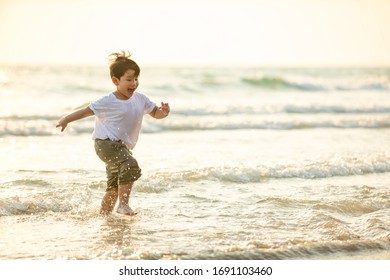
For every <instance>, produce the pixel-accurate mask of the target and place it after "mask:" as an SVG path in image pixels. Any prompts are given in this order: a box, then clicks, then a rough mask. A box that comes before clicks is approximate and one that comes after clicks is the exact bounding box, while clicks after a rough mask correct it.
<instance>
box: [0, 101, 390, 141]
mask: <svg viewBox="0 0 390 280" xmlns="http://www.w3.org/2000/svg"><path fill="white" fill-rule="evenodd" d="M291 110H295V109H294V108H291ZM298 110H299V108H298ZM308 116H309V115H308ZM329 116H330V117H326V116H323V115H321V116H313V117H299V116H298V117H297V116H294V117H291V116H289V115H287V114H286V115H275V116H266V115H256V116H250V115H249V116H241V115H230V116H224V115H220V116H218V115H215V116H198V117H196V116H189V117H183V118H170V119H167V120H165V121H163V122H157V121H154V120H152V121H151V120H145V122H144V125H143V127H142V133H159V132H166V131H210V130H243V129H244V130H246V129H254V130H299V129H316V128H334V129H357V128H362V129H388V128H390V119H389V116H388V115H387V114H379V115H374V116H370V117H367V116H359V115H356V116H352V115H346V116H345V117H343V116H341V117H340V116H334V115H329ZM55 125H56V122H55V121H52V120H19V121H15V120H14V121H1V120H0V136H3V137H4V136H19V137H28V136H58V135H60V134H61V133H60V132H59V131H60V130H59V129H58V128H56V127H55ZM93 126H94V122H93V119H86V120H82V121H79V122H75V123H72V124H71V125H69V126H68V127H67V128H66V132H65V133H66V134H70V135H81V134H91V133H92V131H93Z"/></svg>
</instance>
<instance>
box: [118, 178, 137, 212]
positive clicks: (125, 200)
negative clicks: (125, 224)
mask: <svg viewBox="0 0 390 280" xmlns="http://www.w3.org/2000/svg"><path fill="white" fill-rule="evenodd" d="M132 187H133V182H131V183H129V184H125V185H119V187H118V198H119V205H118V209H117V210H116V211H117V212H118V213H120V214H124V215H130V216H132V215H135V214H136V213H135V212H134V211H133V209H131V208H130V206H129V198H130V193H131V189H132Z"/></svg>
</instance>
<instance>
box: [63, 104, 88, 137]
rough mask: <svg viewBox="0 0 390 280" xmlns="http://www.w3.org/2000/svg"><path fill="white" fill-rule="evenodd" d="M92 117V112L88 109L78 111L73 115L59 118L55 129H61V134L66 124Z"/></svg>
mask: <svg viewBox="0 0 390 280" xmlns="http://www.w3.org/2000/svg"><path fill="white" fill-rule="evenodd" d="M93 115H94V112H93V111H92V110H91V109H90V108H89V107H86V108H84V109H81V110H78V111H76V112H73V113H71V114H69V115H67V116H65V117H63V118H61V119H60V120H59V121H58V124H57V125H56V127H61V132H62V131H64V129H65V128H66V126H67V125H68V123H70V122H73V121H77V120H80V119H83V118H86V117H89V116H93Z"/></svg>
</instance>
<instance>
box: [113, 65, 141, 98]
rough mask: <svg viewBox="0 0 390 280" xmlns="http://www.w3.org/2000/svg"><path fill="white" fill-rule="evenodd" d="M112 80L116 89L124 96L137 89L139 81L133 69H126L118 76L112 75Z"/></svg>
mask: <svg viewBox="0 0 390 280" xmlns="http://www.w3.org/2000/svg"><path fill="white" fill-rule="evenodd" d="M112 82H113V83H114V84H115V85H116V89H117V91H118V92H119V93H120V94H121V95H123V96H124V97H126V98H130V97H131V96H132V95H133V93H134V91H135V90H136V89H137V87H138V85H139V82H138V76H135V71H134V70H131V69H129V70H127V71H126V72H125V74H124V75H123V76H122V77H121V78H120V79H118V78H116V77H112Z"/></svg>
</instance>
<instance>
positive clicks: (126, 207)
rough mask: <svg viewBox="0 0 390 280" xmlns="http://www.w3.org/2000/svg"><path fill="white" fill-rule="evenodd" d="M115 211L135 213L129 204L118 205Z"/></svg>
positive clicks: (125, 213)
mask: <svg viewBox="0 0 390 280" xmlns="http://www.w3.org/2000/svg"><path fill="white" fill-rule="evenodd" d="M116 212H117V213H119V214H122V215H128V216H134V215H137V212H135V211H133V209H131V208H130V206H129V205H123V206H118V208H117V209H116Z"/></svg>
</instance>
